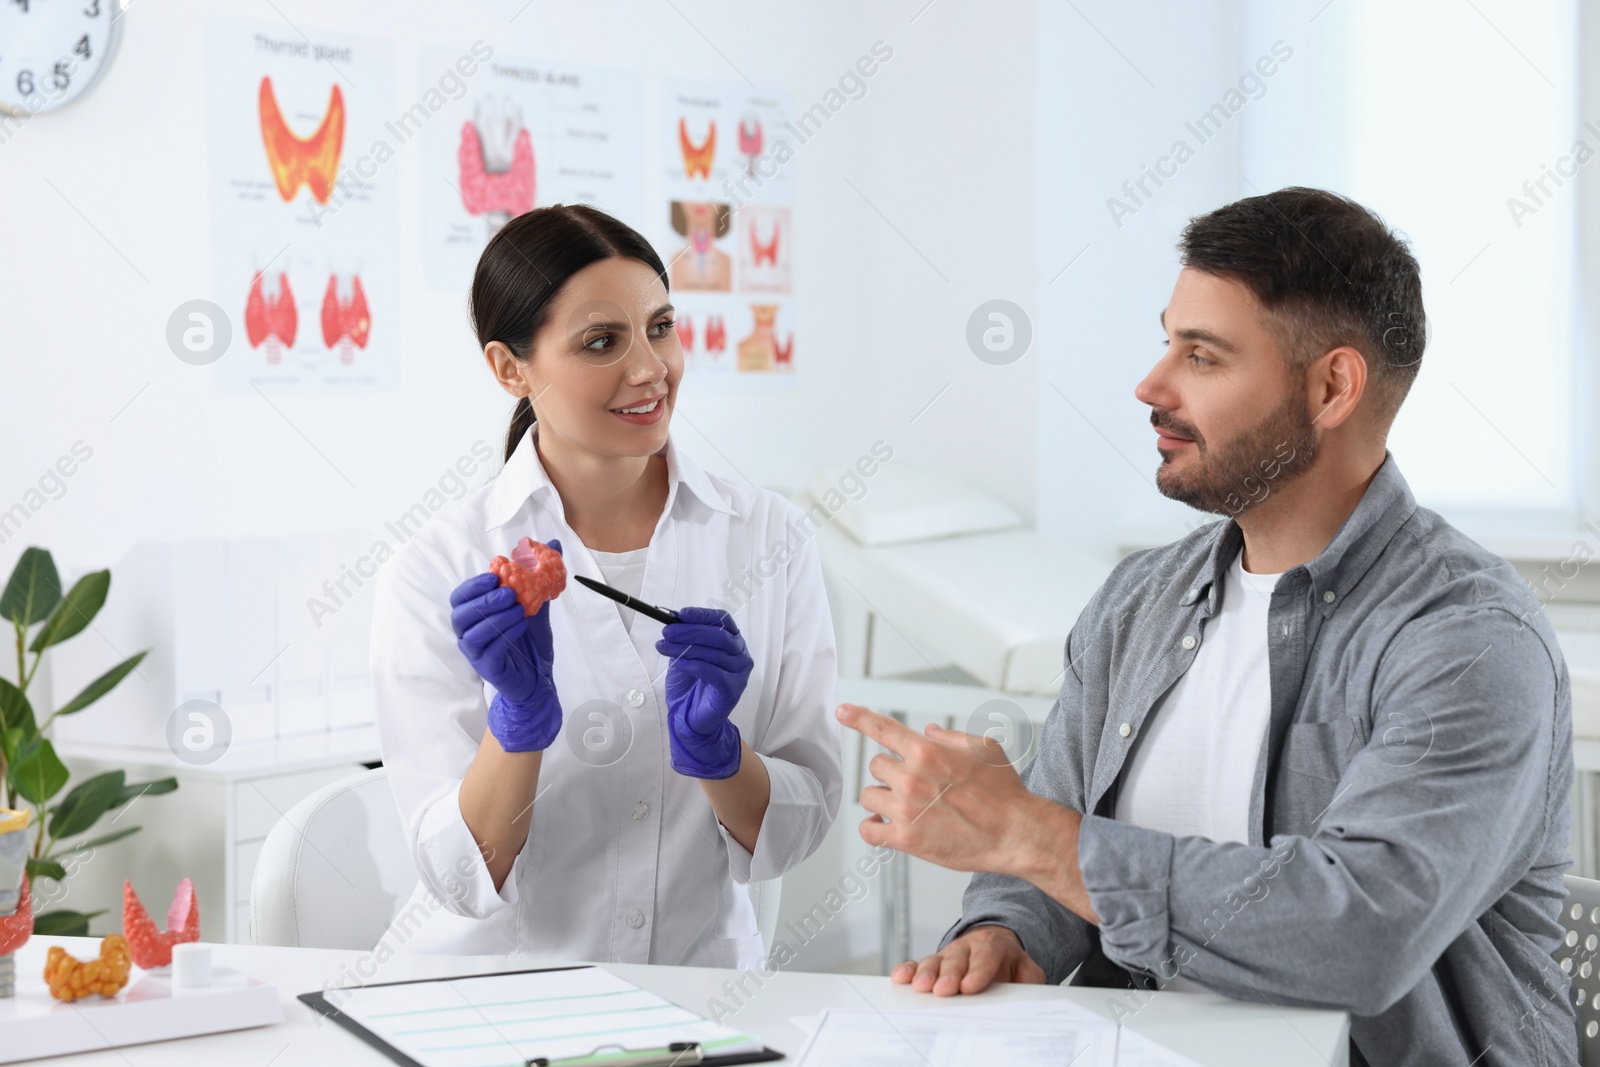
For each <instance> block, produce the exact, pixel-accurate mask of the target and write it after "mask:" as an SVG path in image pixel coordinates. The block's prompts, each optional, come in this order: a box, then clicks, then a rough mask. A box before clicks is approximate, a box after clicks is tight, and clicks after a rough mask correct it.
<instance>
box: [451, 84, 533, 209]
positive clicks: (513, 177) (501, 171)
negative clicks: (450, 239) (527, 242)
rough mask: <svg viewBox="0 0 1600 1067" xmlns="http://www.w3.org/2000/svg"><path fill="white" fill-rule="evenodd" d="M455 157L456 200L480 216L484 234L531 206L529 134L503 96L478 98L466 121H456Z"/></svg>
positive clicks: (518, 112) (511, 102) (512, 103)
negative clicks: (458, 194)
mask: <svg viewBox="0 0 1600 1067" xmlns="http://www.w3.org/2000/svg"><path fill="white" fill-rule="evenodd" d="M456 159H457V162H458V163H459V164H460V168H461V186H460V188H461V206H462V207H464V208H466V210H467V214H469V215H480V216H482V217H483V220H484V224H485V226H486V227H487V228H488V234H487V236H488V237H493V236H494V235H495V233H496V232H498V231H499V229H500V227H502V226H504V225H505V224H506V223H507V222H510V221H511V220H512V219H513V218H515V217H516V216H518V215H521V214H522V213H523V212H526V211H532V210H533V199H534V190H535V187H536V183H537V176H536V174H535V171H534V165H533V139H532V138H531V137H529V136H528V131H527V128H526V127H524V126H523V124H522V109H521V108H520V107H518V106H517V102H516V101H515V100H512V99H511V98H510V97H509V96H505V97H499V98H495V97H484V98H482V99H480V100H479V101H478V103H477V107H476V108H475V109H474V111H473V118H472V121H471V122H466V123H463V124H462V126H461V147H460V148H459V149H457V151H456Z"/></svg>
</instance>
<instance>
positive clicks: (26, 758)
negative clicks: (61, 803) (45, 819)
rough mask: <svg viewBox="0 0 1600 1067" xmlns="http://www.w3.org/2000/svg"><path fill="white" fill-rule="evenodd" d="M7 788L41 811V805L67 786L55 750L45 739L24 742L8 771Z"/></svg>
mask: <svg viewBox="0 0 1600 1067" xmlns="http://www.w3.org/2000/svg"><path fill="white" fill-rule="evenodd" d="M10 778H11V786H12V788H14V789H15V790H16V791H17V792H18V793H20V794H22V796H23V797H25V798H26V799H27V800H28V801H30V802H31V803H32V804H33V806H34V807H35V808H40V809H42V808H43V807H44V805H45V802H46V801H48V800H49V799H50V798H51V797H53V796H55V795H56V794H57V793H59V792H61V787H62V786H64V785H66V784H67V768H66V767H65V766H64V765H63V764H62V762H61V759H60V757H58V756H57V755H56V748H55V746H54V745H52V744H51V743H50V739H49V738H48V737H34V738H31V739H30V740H27V741H24V742H23V744H22V747H21V749H19V750H18V752H17V758H16V759H15V760H13V761H12V763H11V768H10Z"/></svg>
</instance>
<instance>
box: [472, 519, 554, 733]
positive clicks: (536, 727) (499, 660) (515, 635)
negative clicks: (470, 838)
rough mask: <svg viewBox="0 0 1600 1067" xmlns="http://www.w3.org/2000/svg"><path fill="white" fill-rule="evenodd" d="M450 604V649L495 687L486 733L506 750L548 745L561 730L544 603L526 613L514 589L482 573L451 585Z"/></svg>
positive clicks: (548, 608) (548, 623) (548, 614)
mask: <svg viewBox="0 0 1600 1067" xmlns="http://www.w3.org/2000/svg"><path fill="white" fill-rule="evenodd" d="M550 547H551V548H553V549H555V550H556V551H557V552H560V551H561V542H559V541H551V542H550ZM450 607H451V609H452V610H451V612H450V626H451V628H452V629H454V630H455V632H456V647H457V648H459V649H460V650H461V654H462V655H463V656H465V657H466V658H467V662H468V663H470V664H472V669H473V670H475V671H477V672H478V676H479V677H480V678H482V679H483V680H484V681H486V682H488V683H489V684H490V685H492V686H494V689H495V695H494V700H492V701H491V702H490V704H489V732H490V733H492V734H494V737H495V740H497V741H499V742H500V746H501V747H502V748H504V749H505V750H506V751H507V752H533V751H537V750H540V749H544V748H548V747H549V746H550V743H551V742H552V741H554V740H555V739H556V734H557V733H559V732H560V730H561V701H560V699H559V698H558V697H557V696H556V684H555V678H554V676H553V668H554V665H555V648H554V644H553V642H552V640H551V637H550V602H549V601H546V602H545V604H544V606H543V607H541V608H540V609H539V611H538V613H537V614H534V615H528V614H526V613H524V611H523V608H522V605H521V604H519V603H517V594H516V590H514V589H512V588H511V587H510V586H504V585H501V584H500V579H499V578H498V577H497V576H496V575H494V574H492V573H489V572H485V573H483V574H478V575H474V576H473V577H471V578H468V579H467V580H466V581H464V582H462V583H461V584H460V585H458V586H456V588H455V591H454V592H452V593H451V594H450Z"/></svg>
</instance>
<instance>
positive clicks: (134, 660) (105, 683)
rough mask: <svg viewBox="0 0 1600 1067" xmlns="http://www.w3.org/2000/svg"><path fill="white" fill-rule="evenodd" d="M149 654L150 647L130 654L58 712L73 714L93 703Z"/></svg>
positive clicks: (60, 713)
mask: <svg viewBox="0 0 1600 1067" xmlns="http://www.w3.org/2000/svg"><path fill="white" fill-rule="evenodd" d="M40 635H41V636H43V631H40ZM149 654H150V651H149V649H146V650H145V651H143V652H141V653H139V654H138V655H137V656H130V657H128V658H127V659H125V660H123V661H122V662H121V663H119V664H117V665H116V666H115V667H112V668H111V669H110V670H109V671H106V673H104V674H102V675H101V676H100V677H98V678H96V679H95V680H94V681H92V682H90V683H89V684H88V685H86V686H84V687H83V692H81V693H79V694H78V695H77V696H75V697H73V698H72V699H71V700H69V701H67V703H66V705H65V706H63V707H62V708H60V709H59V710H58V711H57V712H56V714H57V715H71V714H72V713H73V712H75V711H82V710H83V709H84V708H86V707H88V706H89V705H90V704H93V703H94V702H95V701H96V700H99V699H100V698H101V697H103V696H105V695H106V694H107V693H109V692H111V690H112V689H114V688H116V685H117V683H118V682H120V681H122V680H123V679H124V678H126V677H127V676H128V673H129V672H130V671H132V670H133V669H134V668H135V667H137V666H138V665H139V661H140V660H142V659H144V658H145V657H146V656H148V655H149Z"/></svg>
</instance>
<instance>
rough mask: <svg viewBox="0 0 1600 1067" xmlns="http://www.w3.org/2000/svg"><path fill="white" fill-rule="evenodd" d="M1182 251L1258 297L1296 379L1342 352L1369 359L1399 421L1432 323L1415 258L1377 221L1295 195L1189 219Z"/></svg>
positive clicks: (1383, 398)
mask: <svg viewBox="0 0 1600 1067" xmlns="http://www.w3.org/2000/svg"><path fill="white" fill-rule="evenodd" d="M1178 251H1179V253H1180V259H1181V260H1182V262H1183V265H1184V266H1186V267H1193V268H1195V269H1196V270H1201V271H1204V272H1206V273H1207V274H1214V275H1219V276H1221V277H1226V278H1232V279H1234V280H1236V281H1238V282H1241V283H1242V284H1243V285H1244V286H1245V287H1246V288H1248V289H1249V290H1250V292H1252V293H1253V294H1255V297H1256V299H1257V300H1258V301H1260V303H1261V306H1262V307H1263V308H1265V309H1266V311H1267V313H1268V315H1269V316H1270V325H1271V326H1272V327H1273V329H1274V331H1275V332H1276V333H1277V335H1278V339H1279V342H1280V343H1281V344H1282V346H1283V348H1284V352H1285V354H1286V355H1287V357H1288V359H1289V365H1290V368H1291V369H1293V370H1296V371H1299V370H1304V369H1305V368H1306V367H1307V366H1309V365H1310V363H1311V362H1312V361H1313V360H1315V359H1317V358H1319V357H1320V356H1322V355H1323V354H1324V353H1326V352H1328V351H1330V350H1332V349H1334V348H1338V347H1339V346H1341V345H1349V346H1351V347H1352V348H1354V349H1356V350H1357V351H1358V352H1360V353H1361V355H1362V356H1363V357H1364V358H1365V359H1366V361H1367V372H1368V374H1369V376H1370V377H1369V379H1368V381H1369V384H1370V385H1371V387H1372V390H1373V393H1374V399H1375V400H1376V404H1377V409H1378V411H1379V412H1380V413H1381V414H1382V416H1383V417H1384V421H1385V422H1387V421H1389V420H1392V419H1393V418H1394V414H1395V412H1396V411H1398V410H1399V408H1400V403H1401V401H1402V400H1404V399H1405V396H1406V393H1407V392H1408V391H1409V390H1410V388H1411V383H1412V382H1413V381H1414V380H1415V379H1416V377H1417V369H1418V367H1419V366H1420V365H1421V363H1422V350H1423V348H1424V347H1425V346H1426V344H1427V316H1426V315H1425V314H1424V312H1423V309H1422V274H1421V271H1420V270H1419V269H1418V267H1417V260H1416V257H1415V256H1413V255H1412V254H1411V250H1410V248H1408V247H1407V246H1406V243H1405V241H1404V240H1402V239H1401V238H1400V237H1399V236H1397V235H1396V234H1395V233H1393V232H1392V231H1391V230H1390V229H1389V227H1388V226H1386V225H1384V222H1383V220H1382V219H1380V218H1379V217H1378V216H1377V215H1376V214H1374V213H1373V212H1372V211H1370V210H1368V209H1367V208H1365V207H1362V206H1361V205H1360V204H1358V203H1356V202H1355V201H1354V200H1351V199H1350V198H1348V197H1344V196H1339V195H1338V194H1336V193H1330V192H1327V191H1325V190H1322V189H1308V188H1305V187H1303V186H1292V187H1290V188H1287V189H1279V190H1277V191H1276V192H1272V193H1267V194H1265V195H1262V196H1252V197H1247V198H1246V199H1244V200H1239V201H1237V202H1235V203H1232V204H1228V205H1226V206H1225V207H1220V208H1218V209H1217V210H1215V211H1213V212H1211V213H1210V214H1207V215H1201V216H1199V217H1197V218H1193V219H1190V220H1189V225H1188V226H1187V227H1186V228H1185V229H1184V231H1183V236H1182V238H1181V239H1180V240H1179V242H1178Z"/></svg>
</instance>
